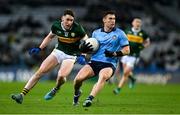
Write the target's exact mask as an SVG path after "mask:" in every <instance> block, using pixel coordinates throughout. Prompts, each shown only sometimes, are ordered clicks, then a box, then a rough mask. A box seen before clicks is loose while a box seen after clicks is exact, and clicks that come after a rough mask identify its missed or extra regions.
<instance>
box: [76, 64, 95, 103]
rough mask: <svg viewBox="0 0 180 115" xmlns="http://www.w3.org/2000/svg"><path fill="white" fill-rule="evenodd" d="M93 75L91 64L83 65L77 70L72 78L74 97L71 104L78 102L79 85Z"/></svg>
mask: <svg viewBox="0 0 180 115" xmlns="http://www.w3.org/2000/svg"><path fill="white" fill-rule="evenodd" d="M92 76H94V71H93V70H92V68H91V66H89V65H85V66H84V67H83V68H81V70H80V71H79V72H78V74H77V75H76V77H75V79H74V98H73V105H77V104H78V100H79V97H80V95H81V90H80V87H81V86H82V83H83V81H84V80H86V79H88V78H90V77H92Z"/></svg>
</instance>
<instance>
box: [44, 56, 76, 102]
mask: <svg viewBox="0 0 180 115" xmlns="http://www.w3.org/2000/svg"><path fill="white" fill-rule="evenodd" d="M74 63H75V60H74V59H66V60H63V61H62V64H61V67H60V69H59V71H58V76H57V79H56V86H55V87H54V88H52V89H51V91H50V92H48V93H47V94H46V95H45V96H44V99H45V100H50V99H52V98H53V97H54V96H55V94H56V93H57V92H58V90H59V89H60V87H61V86H62V85H63V84H64V83H65V82H66V77H67V76H68V75H69V74H70V72H71V71H72V69H73V66H74Z"/></svg>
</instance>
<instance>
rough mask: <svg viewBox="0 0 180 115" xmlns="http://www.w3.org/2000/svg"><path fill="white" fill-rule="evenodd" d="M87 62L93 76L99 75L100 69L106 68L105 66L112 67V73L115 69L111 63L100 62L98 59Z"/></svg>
mask: <svg viewBox="0 0 180 115" xmlns="http://www.w3.org/2000/svg"><path fill="white" fill-rule="evenodd" d="M88 64H89V65H90V66H91V68H92V69H93V71H94V74H95V76H96V75H99V72H100V71H101V69H103V68H106V67H110V68H112V70H113V74H114V72H115V70H116V68H115V67H114V66H113V64H111V63H105V62H100V61H91V62H89V63H88ZM113 74H112V75H113Z"/></svg>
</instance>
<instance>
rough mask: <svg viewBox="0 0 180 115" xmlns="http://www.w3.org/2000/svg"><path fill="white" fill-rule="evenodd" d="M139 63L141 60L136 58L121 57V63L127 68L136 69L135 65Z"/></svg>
mask: <svg viewBox="0 0 180 115" xmlns="http://www.w3.org/2000/svg"><path fill="white" fill-rule="evenodd" d="M138 61H139V58H136V57H134V56H123V57H121V62H122V63H123V64H126V65H127V66H129V67H131V68H134V66H135V64H137V63H138Z"/></svg>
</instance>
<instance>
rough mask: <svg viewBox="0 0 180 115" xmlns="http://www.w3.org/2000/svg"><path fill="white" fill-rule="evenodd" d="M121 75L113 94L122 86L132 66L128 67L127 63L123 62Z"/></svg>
mask: <svg viewBox="0 0 180 115" xmlns="http://www.w3.org/2000/svg"><path fill="white" fill-rule="evenodd" d="M123 70H124V71H123V76H122V78H121V80H120V82H119V84H118V87H117V88H116V89H114V90H113V92H114V94H119V93H120V90H121V88H122V87H123V86H124V84H125V82H126V81H127V79H128V76H129V75H130V73H131V72H132V68H131V67H129V66H128V65H126V64H123Z"/></svg>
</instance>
